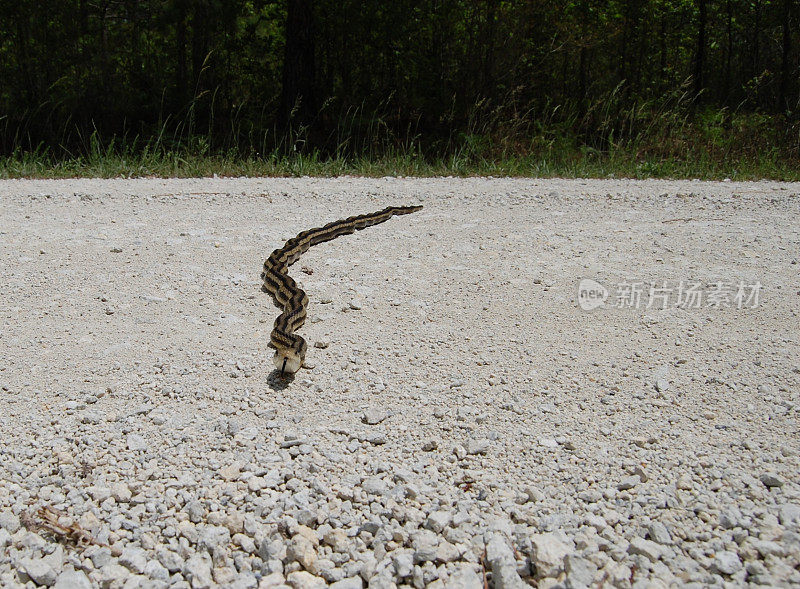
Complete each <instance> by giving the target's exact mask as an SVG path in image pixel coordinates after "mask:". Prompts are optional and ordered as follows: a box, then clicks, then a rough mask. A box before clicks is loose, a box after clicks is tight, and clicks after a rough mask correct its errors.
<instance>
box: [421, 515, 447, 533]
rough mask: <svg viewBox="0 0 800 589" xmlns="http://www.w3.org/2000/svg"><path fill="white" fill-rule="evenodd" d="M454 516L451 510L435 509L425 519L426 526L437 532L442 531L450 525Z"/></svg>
mask: <svg viewBox="0 0 800 589" xmlns="http://www.w3.org/2000/svg"><path fill="white" fill-rule="evenodd" d="M451 521H452V516H451V515H450V512H449V511H434V512H433V513H431V514H430V515H429V516H428V518H427V519H426V520H425V528H426V529H428V530H431V531H433V532H436V533H441V532H442V531H444V529H445V528H446V527H447V526H449V525H450V522H451Z"/></svg>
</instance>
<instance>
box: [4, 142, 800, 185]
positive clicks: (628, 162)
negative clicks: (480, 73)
mask: <svg viewBox="0 0 800 589" xmlns="http://www.w3.org/2000/svg"><path fill="white" fill-rule="evenodd" d="M214 174H216V175H218V176H250V177H253V176H323V177H329V176H341V175H355V176H372V177H380V176H423V177H424V176H428V177H430V176H510V177H544V178H552V177H563V178H614V177H616V178H675V179H681V178H697V179H703V180H721V179H725V178H729V179H732V180H754V179H774V180H784V181H798V180H800V165H798V162H796V161H791V160H789V159H788V158H785V157H783V154H782V153H780V152H779V151H777V150H771V151H766V152H764V153H762V154H760V155H758V156H748V157H744V156H738V157H737V155H733V156H730V155H729V156H728V157H725V158H717V157H715V156H714V154H711V153H709V152H707V151H700V150H698V151H697V152H694V153H693V152H691V151H689V152H688V153H687V154H686V157H683V158H680V159H678V158H664V157H660V156H657V155H648V154H645V155H642V154H641V153H639V152H638V150H632V149H619V148H617V149H613V150H609V151H604V152H601V151H598V150H595V149H591V148H584V149H580V148H575V149H567V148H558V149H550V150H546V151H543V152H539V153H531V154H510V155H505V156H502V157H493V156H492V155H491V154H487V155H481V154H463V153H462V154H451V155H449V156H443V157H425V156H424V155H421V154H419V153H418V152H414V153H389V154H386V155H383V156H380V157H363V156H362V157H346V156H341V155H339V156H334V157H323V156H321V155H320V153H319V152H312V153H307V154H304V153H300V154H295V155H290V156H282V155H270V156H267V157H258V156H242V155H238V154H236V153H224V154H207V153H199V154H198V153H192V152H191V151H187V150H176V151H163V152H159V153H131V152H128V153H126V152H124V151H122V152H120V151H111V152H106V153H104V154H103V155H100V156H77V157H68V158H56V157H53V156H51V155H49V154H48V153H31V152H18V153H15V154H13V155H11V156H8V157H2V158H0V178H3V179H8V178H76V177H80V178H90V177H100V178H116V177H124V178H128V177H145V176H156V177H179V178H185V177H207V176H212V175H214Z"/></svg>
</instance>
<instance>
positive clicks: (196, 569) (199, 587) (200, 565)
mask: <svg viewBox="0 0 800 589" xmlns="http://www.w3.org/2000/svg"><path fill="white" fill-rule="evenodd" d="M183 576H184V577H186V579H187V580H188V581H189V582H190V583H191V586H192V589H206V588H209V587H212V586H213V585H214V578H213V577H212V575H211V561H210V559H209V558H208V557H207V556H206V555H203V554H194V555H192V556H190V557H189V559H188V560H187V561H186V563H185V564H184V565H183Z"/></svg>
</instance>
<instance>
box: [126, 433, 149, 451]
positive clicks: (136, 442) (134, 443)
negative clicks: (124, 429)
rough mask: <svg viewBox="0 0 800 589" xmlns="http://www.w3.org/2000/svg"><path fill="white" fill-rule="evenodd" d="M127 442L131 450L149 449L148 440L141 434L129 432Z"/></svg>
mask: <svg viewBox="0 0 800 589" xmlns="http://www.w3.org/2000/svg"><path fill="white" fill-rule="evenodd" d="M127 444H128V450H130V451H131V452H146V451H147V449H148V445H147V441H146V440H145V439H144V437H142V436H140V435H139V434H128V437H127Z"/></svg>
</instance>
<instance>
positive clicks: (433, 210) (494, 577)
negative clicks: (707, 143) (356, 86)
mask: <svg viewBox="0 0 800 589" xmlns="http://www.w3.org/2000/svg"><path fill="white" fill-rule="evenodd" d="M799 195H800V184H781V183H774V182H755V183H737V182H720V183H707V182H693V181H680V182H678V181H629V180H521V179H491V178H488V179H487V178H470V179H458V178H436V179H404V178H378V179H362V178H338V179H319V178H297V179H221V178H220V179H217V178H214V179H189V180H162V179H131V180H125V179H118V180H57V181H22V180H20V181H16V180H15V181H3V182H0V273H1V274H0V276H1V277H2V285H3V287H4V288H3V293H2V298H0V319H1V321H2V323H1V325H2V331H1V332H0V352H1V353H2V355H0V432H1V433H2V439H1V441H0V586H2V587H17V586H26V587H35V586H40V585H44V586H55V587H58V588H60V589H63V588H68V587H77V588H82V587H96V586H100V587H110V588H116V587H125V588H131V587H153V588H161V587H176V588H179V587H194V588H201V587H212V586H226V587H242V588H245V587H280V586H291V587H294V588H306V587H324V586H326V585H328V584H330V585H331V586H333V587H336V588H338V589H342V588H360V587H366V586H369V587H376V588H384V587H395V586H398V587H403V586H411V587H424V586H430V587H438V588H442V587H448V588H449V587H453V588H458V587H465V588H475V589H482V588H483V587H484V583H485V582H488V586H489V587H495V588H514V587H525V586H529V585H535V586H538V587H545V588H548V587H562V588H579V587H587V586H590V587H620V588H627V587H635V588H642V589H643V588H660V587H708V586H718V587H723V586H726V587H739V586H743V585H747V584H750V585H753V586H755V585H764V586H786V587H788V586H798V585H800V457H799V455H798V452H800V435H798V433H800V431H799V430H800V353H799V352H798V350H800V341H798V340H800V318H798V314H799V312H800V265H799V264H798V261H799V260H800V196H799ZM410 204H423V205H424V209H423V210H421V211H419V212H417V213H414V214H412V215H408V216H403V217H395V218H393V219H391V220H389V221H387V222H386V223H384V224H382V225H378V226H375V227H371V228H368V229H366V230H364V231H360V232H358V233H356V234H354V235H351V236H345V237H341V238H339V239H336V240H335V241H332V242H329V243H326V244H321V245H318V246H315V247H314V248H312V249H311V250H309V251H308V252H307V253H306V254H305V255H304V256H303V257H302V258H301V260H300V261H299V262H298V263H297V264H295V265H294V266H292V268H291V270H290V273H291V275H292V276H293V277H294V278H295V279H297V280H298V281H299V282H300V283H301V284H302V285H303V287H304V288H305V290H306V291H307V293H308V295H309V298H310V304H309V320H308V322H307V323H306V325H305V327H303V329H302V330H301V331H300V333H301V334H302V335H303V336H304V337H305V338H306V339H307V340H308V342H309V353H308V356H307V358H306V361H307V363H308V364H309V365H310V366H309V368H308V369H303V370H301V371H300V372H299V373H298V374H297V375H296V377H295V378H294V379H292V380H286V381H282V380H281V379H279V378H277V377H276V375H275V374H273V373H272V362H271V357H272V351H271V350H270V349H269V348H268V347H267V344H268V342H269V331H270V329H271V327H272V322H273V321H274V319H275V317H276V316H277V314H278V309H276V308H275V307H274V306H273V304H272V302H271V299H270V297H269V296H268V295H267V294H265V293H263V292H261V290H260V282H259V274H260V272H261V266H262V264H263V261H264V259H265V258H266V257H267V256H268V255H269V253H270V252H271V251H272V250H273V249H275V248H277V247H280V246H281V245H282V244H283V242H284V241H285V240H286V239H288V238H290V237H293V236H294V235H295V234H297V233H298V232H300V231H302V230H304V229H309V228H312V227H317V226H320V225H323V224H324V223H326V222H328V221H332V220H336V219H340V218H343V217H347V216H350V215H354V214H362V213H369V212H373V211H376V210H379V209H382V208H384V207H386V206H388V205H410ZM591 307H597V308H594V309H590V308H591Z"/></svg>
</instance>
